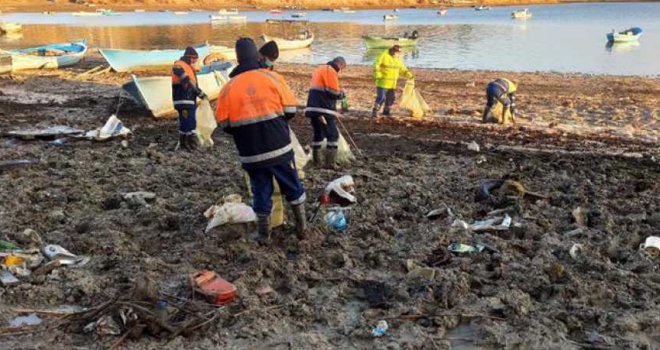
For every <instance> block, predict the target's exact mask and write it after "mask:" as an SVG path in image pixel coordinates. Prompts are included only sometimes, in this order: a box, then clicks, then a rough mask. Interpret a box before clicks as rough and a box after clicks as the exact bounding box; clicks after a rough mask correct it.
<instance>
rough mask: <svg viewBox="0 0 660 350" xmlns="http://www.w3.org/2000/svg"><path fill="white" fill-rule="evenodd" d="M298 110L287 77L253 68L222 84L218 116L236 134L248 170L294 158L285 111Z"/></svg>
mask: <svg viewBox="0 0 660 350" xmlns="http://www.w3.org/2000/svg"><path fill="white" fill-rule="evenodd" d="M295 113H296V98H295V96H294V95H293V93H292V92H291V89H290V88H289V86H288V85H287V84H286V81H285V80H284V78H283V77H282V76H281V75H279V74H277V73H275V72H271V71H268V70H265V69H254V70H249V71H246V72H243V73H241V74H239V75H237V76H235V77H233V78H232V79H231V80H230V81H229V82H228V83H227V84H226V85H225V86H224V87H223V88H222V90H221V91H220V96H219V98H218V108H217V110H216V120H217V121H218V124H219V125H220V126H221V127H223V128H224V129H225V131H227V132H228V133H230V134H232V136H233V137H234V142H235V143H236V147H237V148H238V154H239V156H240V160H241V164H242V165H243V168H245V169H248V170H249V169H255V168H260V167H265V166H270V165H273V164H278V163H279V162H282V161H290V160H292V159H293V148H292V146H291V139H290V137H289V125H288V123H287V122H286V120H285V115H286V116H289V117H293V116H294V115H295Z"/></svg>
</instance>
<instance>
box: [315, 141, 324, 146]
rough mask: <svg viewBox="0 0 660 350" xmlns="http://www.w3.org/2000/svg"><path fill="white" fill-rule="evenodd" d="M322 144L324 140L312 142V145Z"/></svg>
mask: <svg viewBox="0 0 660 350" xmlns="http://www.w3.org/2000/svg"><path fill="white" fill-rule="evenodd" d="M321 145H323V141H319V142H312V146H321Z"/></svg>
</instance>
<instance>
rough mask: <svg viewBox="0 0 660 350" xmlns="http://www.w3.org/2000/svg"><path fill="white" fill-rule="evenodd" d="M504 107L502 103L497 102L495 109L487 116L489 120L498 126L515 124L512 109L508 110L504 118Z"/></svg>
mask: <svg viewBox="0 0 660 350" xmlns="http://www.w3.org/2000/svg"><path fill="white" fill-rule="evenodd" d="M504 108H505V107H504V105H503V104H502V103H501V102H500V101H497V102H496V103H495V105H494V106H493V108H491V109H490V113H489V115H488V116H487V118H488V119H487V120H490V121H493V122H496V123H497V124H508V123H511V122H513V117H512V116H511V109H509V108H507V111H506V114H505V115H504V118H502V110H503V109H504Z"/></svg>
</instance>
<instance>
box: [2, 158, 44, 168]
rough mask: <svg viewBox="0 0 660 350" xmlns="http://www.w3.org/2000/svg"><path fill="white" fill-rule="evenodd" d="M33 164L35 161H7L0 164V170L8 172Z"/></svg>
mask: <svg viewBox="0 0 660 350" xmlns="http://www.w3.org/2000/svg"><path fill="white" fill-rule="evenodd" d="M33 164H37V161H36V160H29V159H18V160H7V161H4V162H0V170H9V169H14V168H20V167H23V166H28V165H33Z"/></svg>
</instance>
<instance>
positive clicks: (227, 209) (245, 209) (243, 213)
mask: <svg viewBox="0 0 660 350" xmlns="http://www.w3.org/2000/svg"><path fill="white" fill-rule="evenodd" d="M242 201H243V198H242V197H241V196H239V195H236V194H234V195H230V196H227V197H225V199H224V204H222V205H221V206H218V205H212V206H211V207H210V208H208V209H207V210H206V211H205V212H204V216H205V217H206V218H207V219H209V220H210V221H209V223H208V224H207V225H206V230H205V231H204V232H209V231H211V230H212V229H213V228H215V227H218V226H222V225H226V224H242V223H247V222H253V221H256V220H257V215H256V214H255V213H254V210H252V207H250V206H249V205H246V204H244V203H242Z"/></svg>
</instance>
